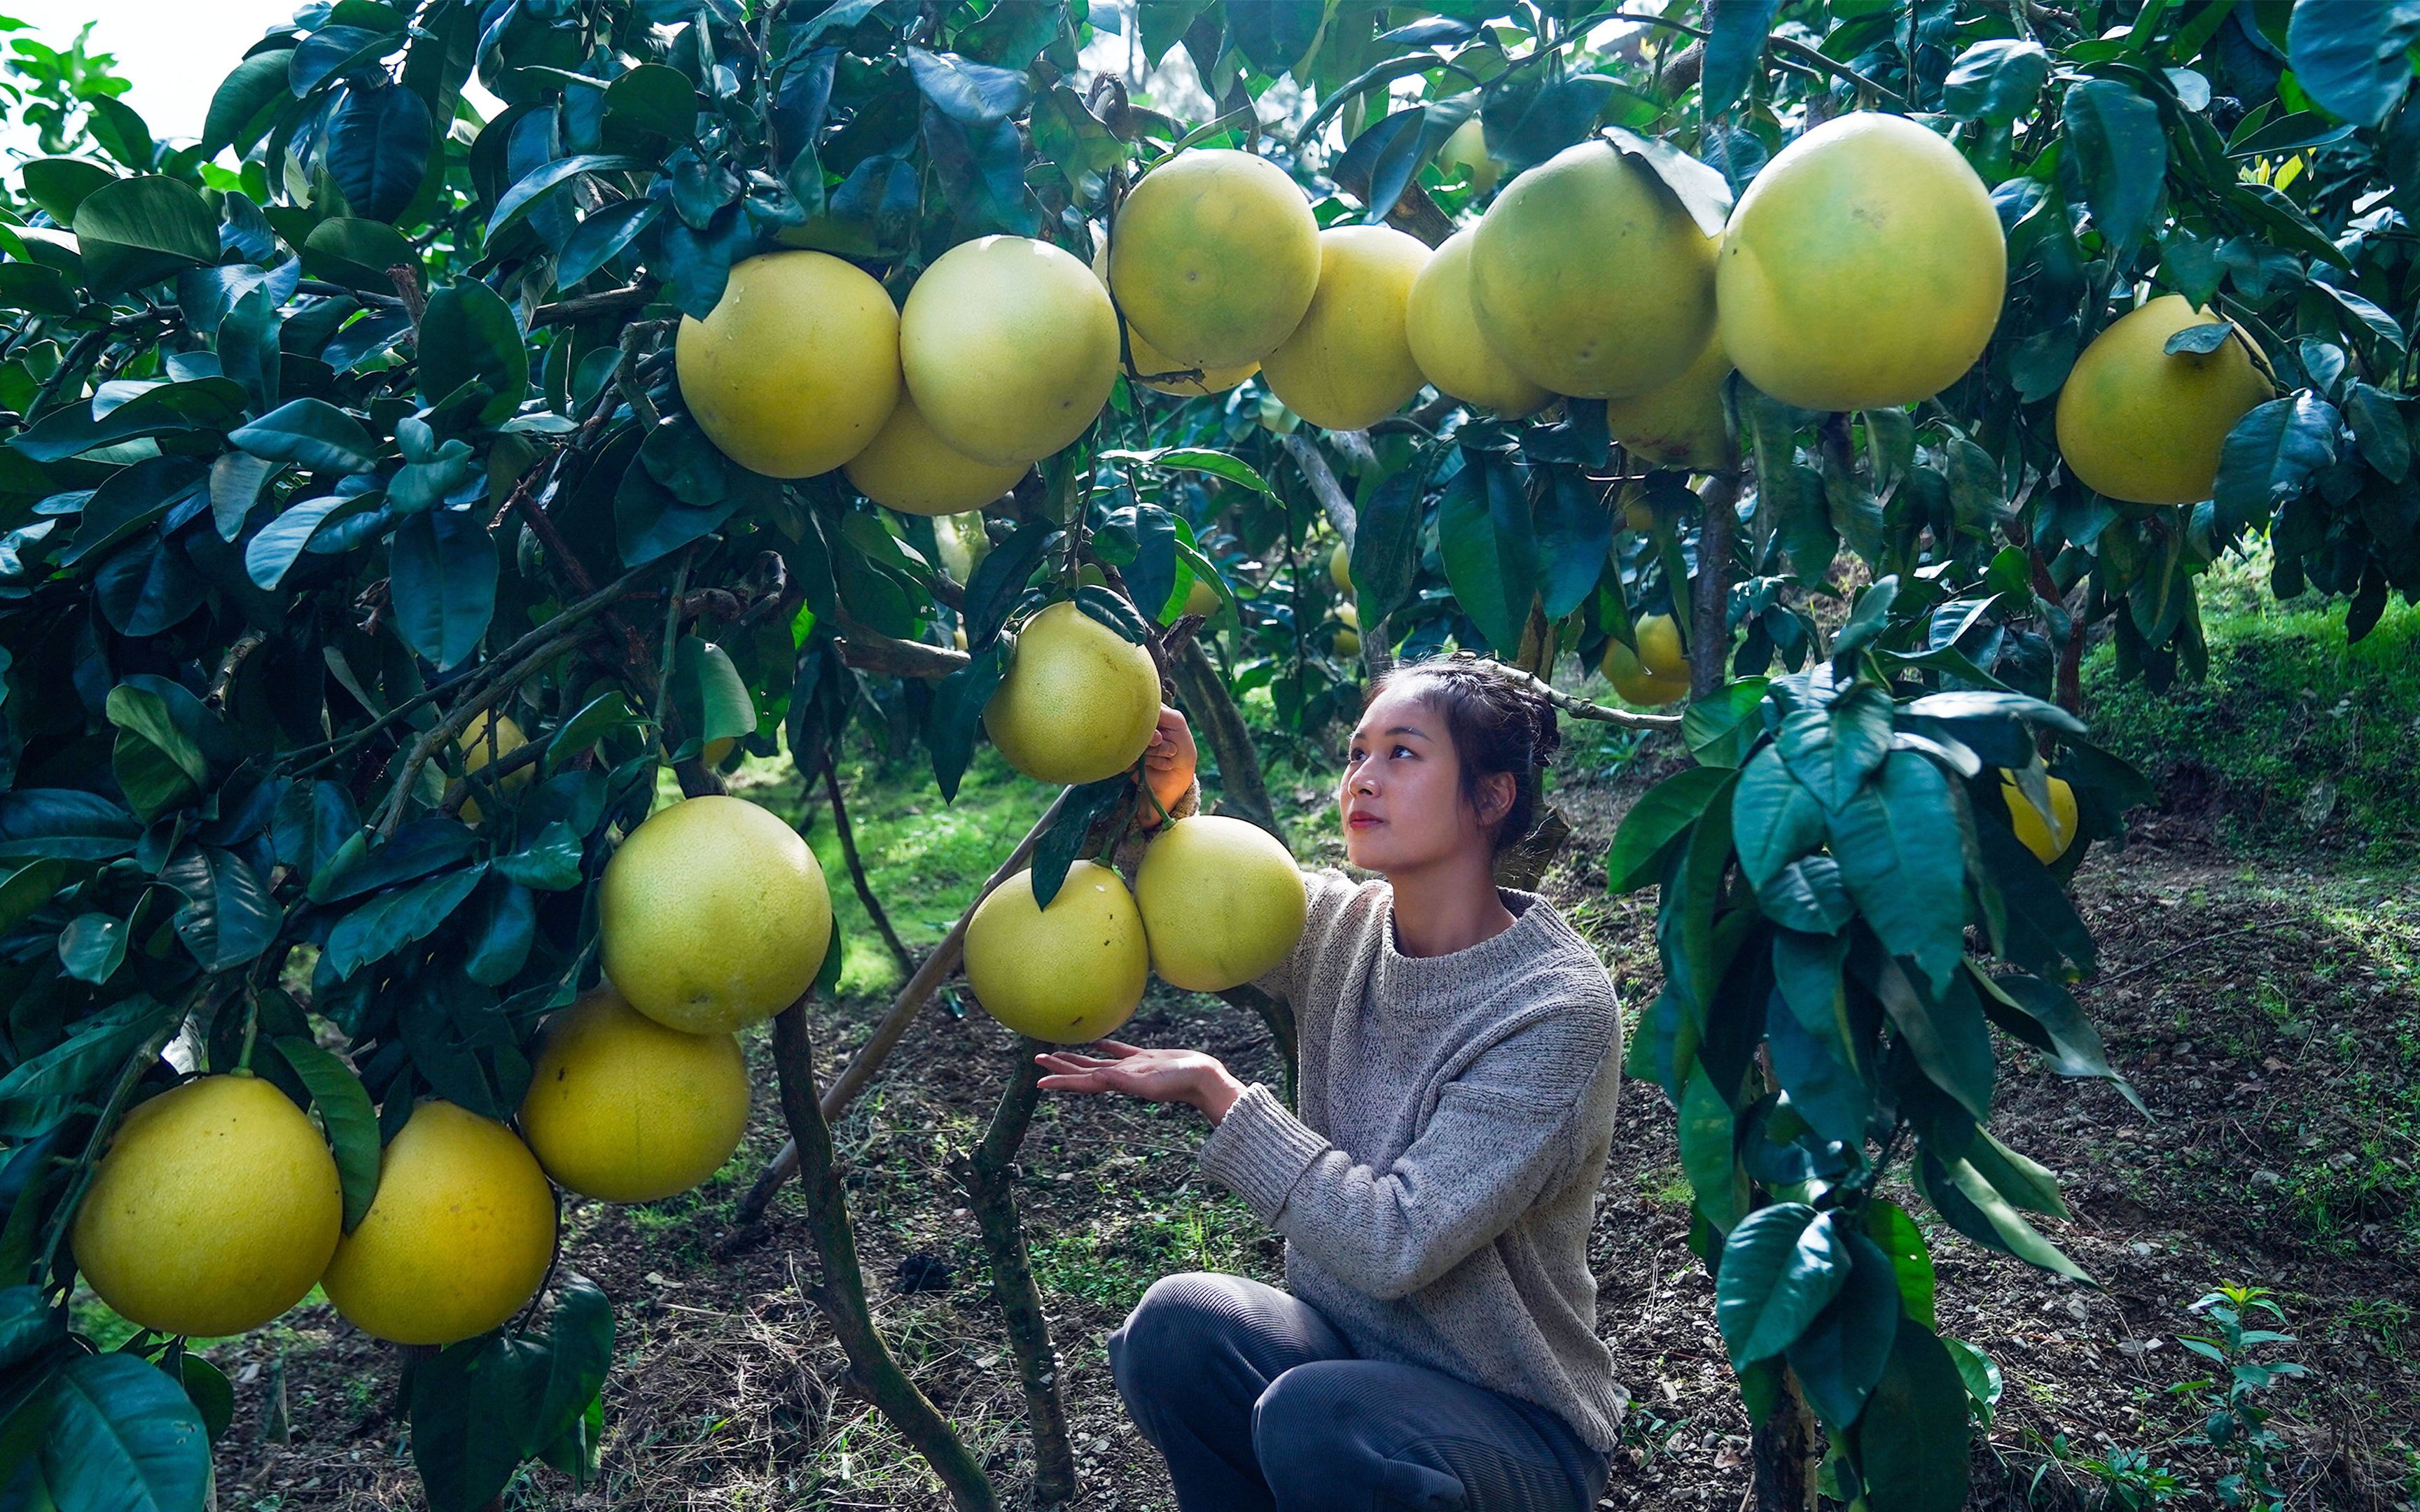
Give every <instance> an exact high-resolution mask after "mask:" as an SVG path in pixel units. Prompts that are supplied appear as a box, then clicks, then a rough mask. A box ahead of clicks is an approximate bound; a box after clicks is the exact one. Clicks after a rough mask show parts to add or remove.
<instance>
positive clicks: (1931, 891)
mask: <svg viewBox="0 0 2420 1512" xmlns="http://www.w3.org/2000/svg"><path fill="white" fill-rule="evenodd" d="M1964 827H1965V826H1964V825H1962V823H1961V822H1960V819H1959V816H1958V811H1957V810H1956V808H1955V807H1954V806H1953V805H1952V803H1951V800H1950V795H1949V784H1948V781H1947V779H1945V778H1944V777H1943V776H1942V775H1941V770H1940V768H1938V767H1936V766H1934V765H1933V764H1932V763H1931V762H1930V761H1927V760H1926V759H1925V758H1923V757H1921V756H1918V755H1916V754H1915V753H1914V752H1912V751H1904V750H1896V751H1893V752H1891V754H1890V756H1889V758H1888V759H1887V760H1886V761H1885V763H1884V764H1883V768H1882V773H1881V776H1880V778H1879V779H1877V780H1875V781H1873V782H1871V783H1869V784H1868V785H1867V786H1866V787H1865V788H1863V789H1861V790H1859V792H1858V794H1857V795H1856V797H1854V799H1852V800H1850V802H1849V803H1848V804H1846V805H1845V806H1843V807H1842V808H1841V809H1840V810H1838V812H1836V813H1834V814H1833V815H1832V816H1831V821H1830V825H1829V829H1830V835H1831V848H1832V856H1833V857H1834V859H1836V860H1838V862H1839V864H1840V880H1841V882H1842V883H1843V884H1844V885H1845V886H1846V887H1848V889H1849V896H1850V897H1851V898H1853V899H1854V900H1855V901H1856V904H1857V908H1858V910H1859V911H1860V912H1861V913H1863V914H1864V915H1865V917H1866V920H1867V922H1868V923H1869V924H1871V925H1872V926H1873V929H1874V933H1876V934H1878V935H1880V936H1881V938H1882V942H1883V944H1884V946H1885V948H1886V949H1889V951H1890V952H1891V953H1892V954H1893V955H1900V956H1907V957H1909V958H1911V959H1913V960H1914V961H1915V962H1916V964H1917V965H1918V966H1919V967H1920V968H1921V969H1922V971H1923V972H1924V974H1925V976H1926V977H1927V978H1928V979H1930V980H1931V982H1932V984H1933V985H1934V987H1935V988H1936V989H1943V988H1946V986H1947V980H1948V978H1949V975H1950V973H1952V972H1953V971H1955V970H1956V969H1957V967H1958V960H1959V957H1960V955H1961V953H1962V950H1963V948H1964V941H1965V933H1966V889H1965V887H1964V877H1965V874H1966V856H1965V845H1964V842H1963V841H1962V838H1961V837H1962V831H1963V829H1964Z"/></svg>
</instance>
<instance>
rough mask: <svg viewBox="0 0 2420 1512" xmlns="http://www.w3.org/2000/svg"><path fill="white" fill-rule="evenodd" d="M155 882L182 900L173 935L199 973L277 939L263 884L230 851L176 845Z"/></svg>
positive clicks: (240, 960) (245, 957) (227, 965)
mask: <svg viewBox="0 0 2420 1512" xmlns="http://www.w3.org/2000/svg"><path fill="white" fill-rule="evenodd" d="M160 880H161V881H163V882H164V883H166V884H168V886H170V887H174V888H176V889H177V891H178V892H179V893H181V894H182V895H183V896H184V899H185V904H184V906H183V907H181V908H179V909H178V910H177V912H176V915H175V918H174V920H173V922H174V923H175V925H176V929H177V937H178V939H180V940H182V941H184V942H185V949H187V950H189V951H191V952H192V953H193V957H194V961H195V963H197V964H199V965H200V966H201V968H202V969H203V970H205V971H226V970H229V969H231V968H233V967H236V966H240V965H241V964H244V963H245V962H247V961H250V960H252V959H254V958H255V957H256V956H258V955H259V954H260V952H261V951H263V950H266V949H269V947H270V945H271V942H272V941H274V940H275V939H276V938H277V930H278V925H279V923H280V922H281V919H282V916H281V914H280V912H279V910H278V906H277V903H276V900H275V899H273V898H271V896H270V890H269V883H268V880H267V879H266V878H264V877H262V876H261V875H260V873H259V872H256V871H254V870H253V866H252V863H251V862H250V861H247V860H245V859H244V858H243V856H240V855H239V854H238V853H236V852H234V851H230V850H223V849H221V848H220V847H218V846H216V845H194V844H190V843H189V844H185V845H181V846H178V849H177V854H176V855H175V856H173V857H171V858H170V860H169V862H168V864H167V865H166V866H165V867H163V868H162V869H161V872H160Z"/></svg>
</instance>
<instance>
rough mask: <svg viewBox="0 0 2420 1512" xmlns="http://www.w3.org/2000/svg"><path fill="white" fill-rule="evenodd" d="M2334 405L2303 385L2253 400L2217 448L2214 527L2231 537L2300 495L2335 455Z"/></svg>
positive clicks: (2335, 417)
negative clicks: (2255, 402)
mask: <svg viewBox="0 0 2420 1512" xmlns="http://www.w3.org/2000/svg"><path fill="white" fill-rule="evenodd" d="M2337 419H2338V417H2337V414H2336V409H2335V406H2334V405H2332V404H2330V403H2328V402H2327V401H2326V400H2325V399H2322V398H2320V397H2319V395H2318V394H2316V393H2309V392H2307V391H2305V392H2304V393H2297V394H2295V395H2294V396H2293V397H2291V398H2289V399H2272V400H2270V401H2269V402H2268V403H2267V404H2263V405H2257V406H2255V407H2254V408H2253V409H2251V410H2250V411H2249V412H2248V413H2246V414H2245V415H2244V417H2243V418H2242V420H2239V421H2237V422H2236V423H2235V428H2234V429H2233V430H2230V431H2228V432H2227V433H2226V444H2225V445H2224V446H2223V447H2221V448H2220V451H2219V458H2218V482H2217V485H2216V486H2215V488H2214V489H2213V491H2212V493H2211V499H2212V501H2213V502H2214V503H2215V504H2216V505H2217V526H2216V529H2217V531H2218V532H2219V533H2220V534H2221V535H2222V536H2223V537H2224V538H2225V539H2227V540H2232V539H2234V537H2235V536H2236V534H2237V533H2238V532H2241V531H2242V529H2243V528H2244V527H2245V526H2247V525H2252V524H2257V523H2260V522H2263V521H2266V520H2267V519H2268V518H2269V517H2270V515H2271V513H2272V512H2273V510H2275V509H2276V508H2277V506H2279V505H2280V504H2283V503H2286V502H2287V501H2289V500H2292V499H2294V498H2297V497H2299V496H2300V495H2301V494H2302V492H2303V491H2304V489H2305V488H2307V487H2309V486H2310V483H2311V479H2312V478H2313V477H2314V476H2315V475H2316V474H2317V473H2319V471H2320V470H2321V469H2323V468H2326V467H2328V466H2329V465H2331V464H2332V463H2334V462H2335V459H2336V424H2337Z"/></svg>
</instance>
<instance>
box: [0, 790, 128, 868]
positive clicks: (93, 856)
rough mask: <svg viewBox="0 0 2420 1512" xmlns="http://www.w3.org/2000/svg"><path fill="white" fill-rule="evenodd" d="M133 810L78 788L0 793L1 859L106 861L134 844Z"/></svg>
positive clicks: (121, 853)
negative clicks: (128, 810) (127, 809)
mask: <svg viewBox="0 0 2420 1512" xmlns="http://www.w3.org/2000/svg"><path fill="white" fill-rule="evenodd" d="M142 832H143V826H142V825H140V824H139V823H137V822H136V820H135V818H134V816H133V815H132V814H130V813H128V812H127V811H126V810H123V809H121V808H119V807H118V806H117V805H116V804H115V803H112V802H111V801H110V800H109V799H107V798H104V797H102V796H101V795H100V794H98V793H86V792H84V791H82V790H81V789H77V788H17V789H14V790H12V791H10V792H7V793H0V861H32V860H45V859H52V860H62V861H105V860H108V859H109V858H110V857H112V856H123V855H125V854H126V853H127V852H128V851H131V850H132V849H133V848H134V841H135V838H136V837H137V836H139V835H141V834H142Z"/></svg>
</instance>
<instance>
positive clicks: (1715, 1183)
mask: <svg viewBox="0 0 2420 1512" xmlns="http://www.w3.org/2000/svg"><path fill="white" fill-rule="evenodd" d="M1679 1111H1680V1119H1679V1127H1678V1129H1677V1130H1676V1134H1677V1137H1678V1142H1679V1147H1680V1153H1681V1172H1682V1174H1683V1175H1684V1176H1686V1177H1687V1178H1688V1179H1689V1190H1690V1193H1691V1194H1692V1195H1693V1196H1695V1197H1696V1199H1697V1206H1698V1211H1699V1212H1700V1213H1702V1214H1704V1215H1705V1219H1706V1222H1708V1223H1710V1224H1712V1225H1714V1227H1715V1228H1716V1229H1717V1230H1719V1231H1720V1232H1722V1233H1726V1234H1728V1233H1730V1231H1731V1230H1732V1229H1733V1228H1734V1227H1738V1225H1739V1221H1740V1220H1741V1219H1742V1218H1743V1217H1745V1216H1746V1214H1747V1207H1748V1185H1747V1173H1746V1172H1745V1171H1743V1170H1741V1169H1740V1165H1739V1159H1738V1157H1737V1156H1736V1155H1735V1154H1734V1153H1733V1152H1732V1151H1733V1149H1734V1139H1733V1132H1732V1119H1733V1115H1732V1113H1731V1105H1730V1103H1726V1102H1724V1101H1723V1094H1722V1093H1720V1092H1719V1091H1716V1090H1715V1089H1714V1082H1713V1081H1711V1080H1710V1079H1709V1078H1708V1077H1707V1075H1706V1068H1705V1066H1704V1065H1703V1064H1702V1063H1700V1064H1694V1065H1692V1066H1691V1067H1690V1068H1689V1079H1688V1082H1687V1085H1686V1086H1685V1087H1684V1088H1683V1090H1682V1093H1681V1106H1680V1110H1679Z"/></svg>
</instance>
